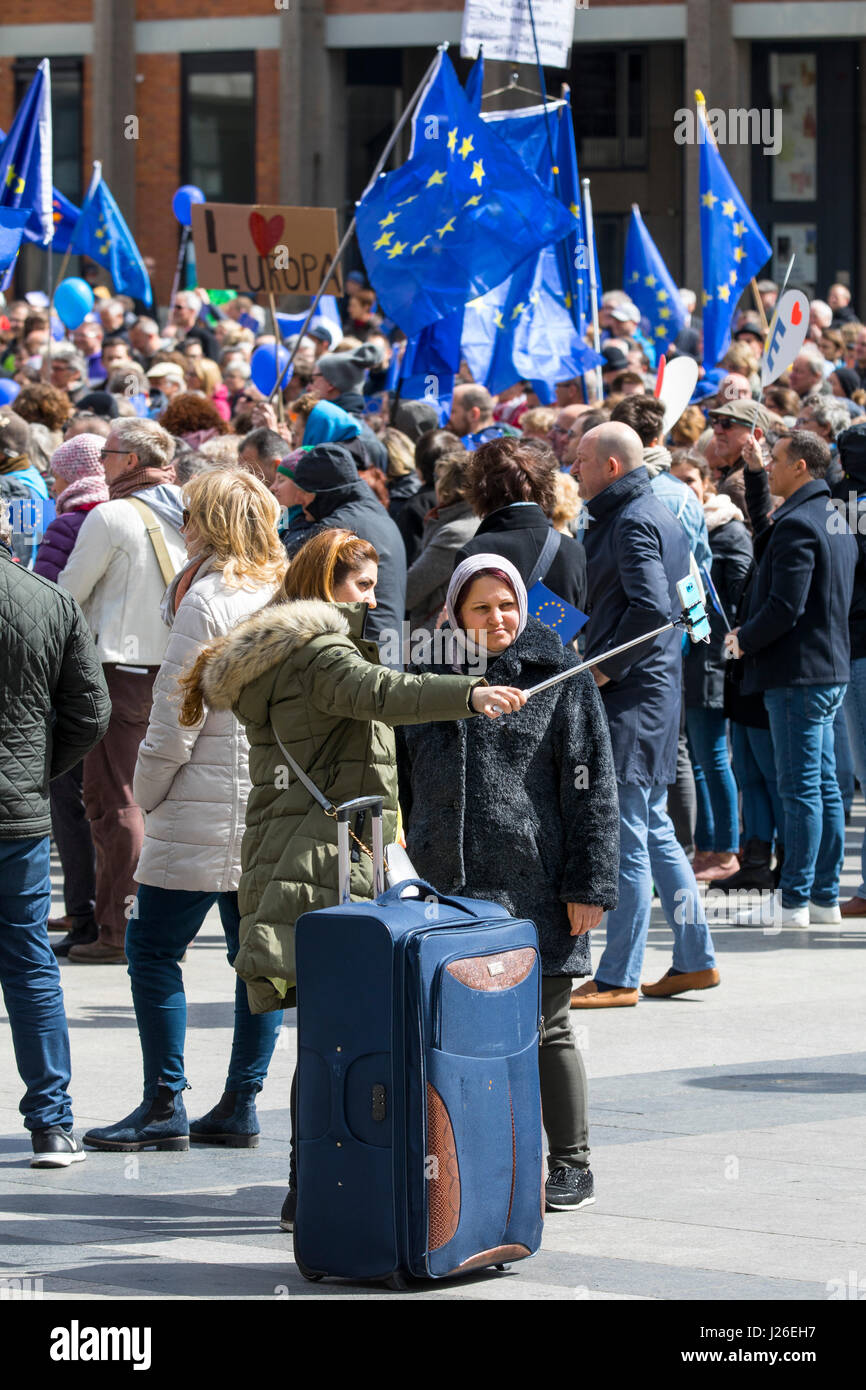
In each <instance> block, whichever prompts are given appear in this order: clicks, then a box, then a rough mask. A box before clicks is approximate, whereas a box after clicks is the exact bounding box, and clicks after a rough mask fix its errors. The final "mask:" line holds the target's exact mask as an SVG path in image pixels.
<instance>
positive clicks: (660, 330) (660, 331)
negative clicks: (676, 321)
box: [656, 323, 667, 338]
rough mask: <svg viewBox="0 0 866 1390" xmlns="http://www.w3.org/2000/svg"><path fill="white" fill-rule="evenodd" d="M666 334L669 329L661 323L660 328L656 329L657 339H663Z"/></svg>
mask: <svg viewBox="0 0 866 1390" xmlns="http://www.w3.org/2000/svg"><path fill="white" fill-rule="evenodd" d="M666 332H667V329H666V328H665V326H664V324H663V323H660V324H659V326H658V328H657V329H656V337H657V338H663V337H664V336H665V334H666Z"/></svg>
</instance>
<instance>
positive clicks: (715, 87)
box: [683, 0, 750, 304]
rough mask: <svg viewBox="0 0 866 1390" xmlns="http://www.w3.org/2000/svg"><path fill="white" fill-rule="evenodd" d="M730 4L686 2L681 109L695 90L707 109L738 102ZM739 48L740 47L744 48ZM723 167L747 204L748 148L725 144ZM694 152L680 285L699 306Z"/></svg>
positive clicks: (693, 152)
mask: <svg viewBox="0 0 866 1390" xmlns="http://www.w3.org/2000/svg"><path fill="white" fill-rule="evenodd" d="M732 10H733V5H732V0H687V3H686V15H687V20H686V22H687V32H686V61H685V84H684V86H685V90H684V92H683V106H687V107H690V108H691V109H692V110H694V108H695V89H696V88H700V90H701V91H702V92H703V94H704V96H705V97H706V99H707V106H708V107H713V106H717V107H723V108H724V109H725V110H728V109H730V108H731V107H736V106H738V105H739V104H740V57H739V55H738V53H737V47H738V45H737V44H735V42H734V39H733V37H732V19H733V15H732ZM743 47H744V46H743ZM722 153H723V155H724V159H725V163H726V164H727V166H728V168H729V169H730V171H731V175H732V177H733V178H734V179H735V181H736V183H737V186H738V187H739V188H740V189H741V191H742V192H743V194H744V196H745V197H746V199H747V200H748V197H749V186H748V166H749V154H750V151H749V149H748V147H744V148H741V149H737V147H736V146H733V145H726V146H725V147H724V149H723V151H722ZM699 181H700V170H699V150H698V146H697V145H687V146H685V195H684V203H683V207H684V224H685V227H684V230H685V236H684V265H685V279H684V281H683V283H684V284H686V285H688V286H689V288H690V289H693V290H695V291H696V292H697V294H698V303H699V304H700V291H701V284H702V277H701V229H700V217H699V213H698V207H699V197H700V194H699Z"/></svg>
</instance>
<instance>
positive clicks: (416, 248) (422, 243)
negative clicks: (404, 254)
mask: <svg viewBox="0 0 866 1390" xmlns="http://www.w3.org/2000/svg"><path fill="white" fill-rule="evenodd" d="M429 240H430V233H429V232H428V233H427V235H426V236H422V238H421V240H420V241H416V242H415V245H414V246H413V247H412V255H413V256H414V255H415V252H416V251H420V250H421V247H422V246H426V245H427V242H428V241H429Z"/></svg>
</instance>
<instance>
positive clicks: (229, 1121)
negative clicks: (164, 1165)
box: [189, 1086, 261, 1149]
mask: <svg viewBox="0 0 866 1390" xmlns="http://www.w3.org/2000/svg"><path fill="white" fill-rule="evenodd" d="M260 1089H261V1088H260V1087H259V1086H247V1087H245V1088H244V1090H242V1091H223V1093H222V1096H221V1097H220V1100H219V1103H218V1104H217V1105H215V1106H214V1108H213V1110H209V1111H208V1113H207V1114H206V1115H202V1117H201V1119H200V1120H193V1122H192V1124H191V1125H190V1127H189V1137H190V1139H191V1140H192V1142H193V1143H194V1144H217V1145H221V1146H223V1147H224V1148H227V1149H256V1148H258V1144H259V1122H258V1119H257V1118H256V1096H257V1095H258V1092H259V1090H260Z"/></svg>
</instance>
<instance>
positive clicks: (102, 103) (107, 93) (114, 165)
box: [85, 0, 141, 226]
mask: <svg viewBox="0 0 866 1390" xmlns="http://www.w3.org/2000/svg"><path fill="white" fill-rule="evenodd" d="M91 77H92V101H91V103H90V110H91V135H92V139H91V146H92V149H93V158H94V159H101V160H102V173H103V176H104V178H105V181H106V183H107V184H108V186H109V188H110V189H111V191H112V193H113V194H114V196H115V198H116V199H117V201H118V203H119V204H120V209H121V211H122V213H123V215H124V217H125V218H126V220H127V222H128V223H129V225H130V226H134V225H135V162H136V156H137V153H138V150H139V149H140V148H141V146H140V144H139V141H138V140H137V139H136V138H135V128H134V126H133V125H131V124H130V122H129V120H128V118H129V117H131V116H135V114H136V95H137V93H136V83H135V0H93V62H92V65H91ZM139 133H141V132H139ZM85 175H86V178H85V184H86V183H87V182H88V181H89V170H85Z"/></svg>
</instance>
